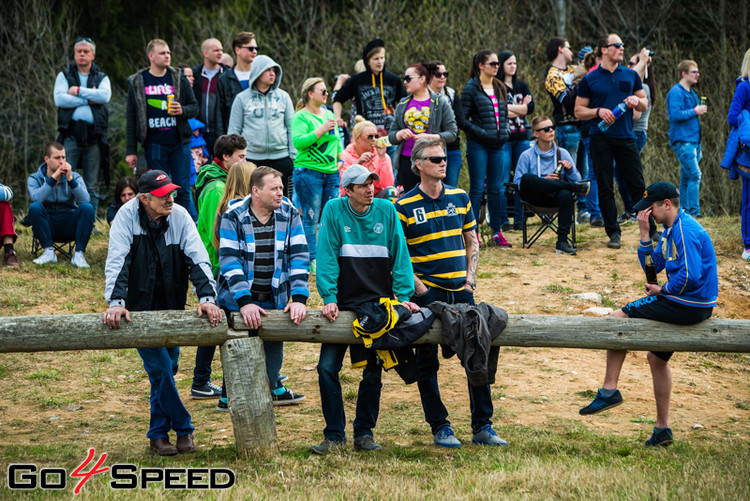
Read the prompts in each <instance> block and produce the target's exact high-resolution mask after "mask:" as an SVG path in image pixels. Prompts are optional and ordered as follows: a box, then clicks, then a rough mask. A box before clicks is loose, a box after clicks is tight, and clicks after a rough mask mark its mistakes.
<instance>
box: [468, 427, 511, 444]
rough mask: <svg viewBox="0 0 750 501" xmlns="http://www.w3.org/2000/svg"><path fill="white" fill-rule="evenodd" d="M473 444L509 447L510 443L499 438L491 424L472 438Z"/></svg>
mask: <svg viewBox="0 0 750 501" xmlns="http://www.w3.org/2000/svg"><path fill="white" fill-rule="evenodd" d="M471 443H472V444H477V445H503V446H506V447H507V445H508V442H506V441H505V440H503V439H502V438H500V437H498V436H497V433H495V430H493V429H492V425H491V424H486V425H484V427H483V428H482V429H481V430H480V431H479V433H475V434H474V435H473V436H472V437H471Z"/></svg>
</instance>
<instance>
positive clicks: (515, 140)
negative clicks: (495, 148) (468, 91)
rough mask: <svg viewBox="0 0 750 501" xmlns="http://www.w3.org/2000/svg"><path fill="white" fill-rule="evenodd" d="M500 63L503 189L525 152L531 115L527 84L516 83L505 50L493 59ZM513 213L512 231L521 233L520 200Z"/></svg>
mask: <svg viewBox="0 0 750 501" xmlns="http://www.w3.org/2000/svg"><path fill="white" fill-rule="evenodd" d="M497 60H498V62H499V63H500V69H499V70H498V76H501V77H502V78H501V80H502V81H503V83H504V84H505V88H506V89H507V90H508V133H509V137H508V142H507V143H505V144H504V145H503V171H502V174H501V178H502V179H501V182H502V183H503V186H504V185H505V183H507V182H508V180H509V179H510V173H511V172H512V171H515V169H516V164H517V163H518V158H519V157H520V156H521V153H523V152H524V151H526V150H528V149H529V131H528V129H527V128H528V121H527V120H526V115H530V114H531V113H533V112H534V100H533V98H532V97H531V91H530V90H529V84H527V83H526V82H524V81H523V80H519V79H518V75H517V72H518V62H517V61H516V56H515V55H513V53H512V52H510V51H508V50H504V51H502V52H501V53H499V54H498V55H497ZM507 202H508V197H506V196H501V197H500V217H501V218H502V229H503V231H508V230H510V228H511V226H510V220H509V219H508V206H507ZM514 205H515V207H514V211H513V227H514V228H515V229H517V230H520V229H521V221H520V220H519V217H520V212H521V197H520V196H518V197H516V203H515V204H514Z"/></svg>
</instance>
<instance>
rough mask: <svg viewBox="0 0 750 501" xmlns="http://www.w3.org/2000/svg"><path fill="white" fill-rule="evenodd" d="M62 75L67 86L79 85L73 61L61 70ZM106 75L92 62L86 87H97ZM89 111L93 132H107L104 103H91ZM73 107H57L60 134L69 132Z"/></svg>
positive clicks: (107, 115)
mask: <svg viewBox="0 0 750 501" xmlns="http://www.w3.org/2000/svg"><path fill="white" fill-rule="evenodd" d="M62 73H63V75H64V76H65V79H66V80H67V81H68V87H74V86H75V87H80V85H81V81H80V80H79V79H78V68H77V67H76V65H75V63H73V64H71V65H70V66H68V67H67V68H66V69H64V70H63V72H62ZM106 76H107V75H105V74H104V72H102V71H99V67H98V66H97V65H96V64H94V63H92V64H91V71H90V72H89V78H88V81H87V82H86V88H89V89H90V88H92V87H99V84H101V82H102V80H103V79H104V77H106ZM90 106H91V112H92V113H93V115H94V133H95V134H96V135H97V136H103V135H104V134H105V133H106V132H107V126H108V125H109V108H107V105H106V104H92V105H90ZM74 111H75V108H57V130H58V131H59V132H60V133H61V134H65V133H68V132H71V131H70V129H71V125H72V124H71V122H72V120H73V112H74Z"/></svg>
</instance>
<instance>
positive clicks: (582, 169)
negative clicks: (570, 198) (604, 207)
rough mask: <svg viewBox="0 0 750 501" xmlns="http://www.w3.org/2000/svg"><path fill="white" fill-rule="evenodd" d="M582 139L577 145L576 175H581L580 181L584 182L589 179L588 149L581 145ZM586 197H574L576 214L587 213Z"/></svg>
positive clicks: (579, 194) (581, 195)
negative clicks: (576, 208)
mask: <svg viewBox="0 0 750 501" xmlns="http://www.w3.org/2000/svg"><path fill="white" fill-rule="evenodd" d="M583 141H584V139H583V137H581V142H580V143H578V155H577V156H576V169H578V173H579V174H580V175H581V180H582V181H586V180H587V179H588V178H589V158H588V157H589V154H588V149H587V148H586V147H585V146H584V144H583ZM586 197H588V195H584V194H582V193H578V194H577V195H576V200H577V202H576V205H577V207H578V212H588V210H587V209H586Z"/></svg>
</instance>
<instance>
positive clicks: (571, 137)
mask: <svg viewBox="0 0 750 501" xmlns="http://www.w3.org/2000/svg"><path fill="white" fill-rule="evenodd" d="M555 139H556V140H557V146H559V147H560V148H562V149H564V150H566V151H567V152H568V153H570V158H572V159H573V161H575V162H576V167H577V168H578V172H579V173H580V174H581V179H586V174H584V172H583V171H582V170H581V169H580V164H579V158H578V148H579V146H580V144H581V128H580V127H579V126H578V125H558V126H557V128H556V129H555ZM581 163H582V162H581ZM586 197H591V193H589V194H588V195H581V194H578V195H576V198H577V199H578V210H579V211H580V210H581V209H582V208H583V206H584V204H585V203H586ZM587 212H589V213H590V212H591V211H587Z"/></svg>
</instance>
